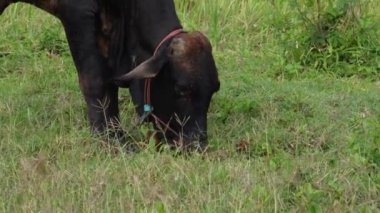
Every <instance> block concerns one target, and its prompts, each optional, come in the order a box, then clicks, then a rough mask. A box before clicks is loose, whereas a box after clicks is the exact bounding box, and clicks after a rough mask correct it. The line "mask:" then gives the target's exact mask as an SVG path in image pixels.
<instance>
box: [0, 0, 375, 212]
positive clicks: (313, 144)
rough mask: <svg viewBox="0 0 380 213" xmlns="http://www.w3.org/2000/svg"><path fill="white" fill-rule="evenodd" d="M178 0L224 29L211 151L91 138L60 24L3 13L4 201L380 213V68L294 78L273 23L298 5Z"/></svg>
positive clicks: (23, 9) (203, 22)
mask: <svg viewBox="0 0 380 213" xmlns="http://www.w3.org/2000/svg"><path fill="white" fill-rule="evenodd" d="M176 2H177V3H178V5H177V6H178V11H179V15H180V17H181V19H182V20H183V22H184V25H185V26H186V28H187V29H200V30H201V31H203V32H206V33H207V34H208V36H209V37H210V39H211V41H212V43H213V46H214V51H215V52H214V53H215V58H216V61H217V64H218V68H219V73H220V80H221V83H222V87H221V90H220V91H219V92H218V93H217V94H216V96H215V97H214V99H213V103H212V106H211V109H210V113H209V138H210V152H208V153H207V154H204V155H198V154H194V155H192V156H187V157H186V156H176V155H175V154H174V153H173V152H166V151H165V152H163V153H157V152H155V151H154V149H153V148H148V149H146V150H144V151H142V152H141V153H138V154H131V155H127V154H125V153H122V152H119V148H118V147H108V146H105V145H102V144H101V143H100V142H99V141H98V140H97V139H94V138H91V137H90V134H89V127H88V122H87V118H86V115H85V104H84V101H83V99H82V97H81V94H80V91H79V85H78V80H77V75H76V71H75V68H74V65H73V63H72V59H71V56H70V53H69V52H68V48H67V44H66V41H65V36H64V33H63V30H62V27H61V25H60V23H59V21H58V20H56V19H54V18H52V17H51V16H49V15H47V14H46V13H43V12H42V11H39V10H37V9H34V8H32V7H29V6H25V5H22V4H18V5H14V6H12V7H10V8H8V10H7V11H6V13H5V14H3V15H2V16H1V17H0V23H1V28H0V35H1V36H0V153H1V154H0V211H1V212H20V211H26V212H31V211H34V212H56V211H59V212H67V211H75V212H82V211H84V212H100V211H105V212H120V211H126V212H131V211H148V212H151V211H153V212H182V211H186V212H199V211H202V212H230V211H233V212H257V211H260V212H283V211H290V212H379V211H380V173H379V169H380V83H379V73H378V72H374V73H373V74H371V76H370V77H368V78H363V77H362V75H353V77H350V78H338V77H337V76H336V75H335V72H334V70H324V71H322V72H320V71H319V70H313V69H312V68H307V69H304V70H303V71H302V72H301V71H300V72H298V70H297V71H296V72H295V73H293V74H291V75H289V73H288V71H289V69H288V70H287V69H286V68H285V67H286V66H291V65H289V64H287V63H286V61H285V60H284V55H283V53H284V52H283V48H284V46H282V44H281V42H280V41H281V38H280V37H279V34H280V33H279V31H277V30H278V29H277V28H274V27H273V26H276V24H279V25H281V23H282V22H280V21H281V20H280V18H281V17H282V16H281V15H282V14H287V16H288V17H290V19H289V20H293V19H291V17H292V11H291V10H290V9H289V6H288V5H287V4H286V2H285V3H284V2H282V3H281V4H278V5H276V6H273V5H272V4H270V3H269V2H270V1H253V0H244V1H235V0H232V1H221V0H204V1H176ZM371 4H373V5H372V7H371V10H370V11H369V13H371V14H374V15H375V16H376V15H378V14H380V13H379V11H380V8H379V4H378V3H377V2H376V1H373V2H372V3H371ZM289 14H290V15H289ZM276 15H278V16H279V17H277V18H276ZM294 16H296V14H294ZM282 24H283V23H282ZM374 60H376V61H380V60H379V58H375V59H374ZM351 68H352V69H353V70H350V71H351V72H355V69H357V68H358V67H355V66H351ZM374 69H375V70H376V69H377V68H376V67H374ZM290 70H293V69H290ZM121 96H122V99H123V104H122V109H123V110H122V117H123V125H124V127H125V128H126V129H128V130H129V131H130V133H131V134H132V135H134V136H135V138H136V140H143V139H144V134H143V132H144V131H145V130H144V129H145V128H141V129H139V128H135V127H132V126H128V125H130V124H131V123H132V121H133V119H134V113H133V105H132V103H131V101H130V99H129V96H128V92H127V91H126V90H123V92H122V95H121ZM239 144H240V145H245V144H248V147H247V149H246V150H244V151H243V152H237V151H236V146H237V145H239Z"/></svg>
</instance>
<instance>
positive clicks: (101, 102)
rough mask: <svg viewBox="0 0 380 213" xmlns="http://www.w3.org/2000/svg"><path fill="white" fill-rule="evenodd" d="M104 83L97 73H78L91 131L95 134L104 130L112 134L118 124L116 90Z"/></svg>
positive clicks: (103, 79)
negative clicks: (110, 131)
mask: <svg viewBox="0 0 380 213" xmlns="http://www.w3.org/2000/svg"><path fill="white" fill-rule="evenodd" d="M106 81H107V79H105V78H104V77H102V76H101V75H99V74H97V73H89V72H80V73H79V84H80V88H81V91H82V94H83V96H84V98H85V100H86V103H87V110H88V118H89V120H90V125H91V130H92V132H93V133H95V134H99V133H100V134H102V133H104V132H105V130H106V129H108V130H112V133H113V134H114V133H115V131H116V130H117V128H118V124H119V108H118V88H117V87H116V86H115V85H113V84H110V83H107V82H106Z"/></svg>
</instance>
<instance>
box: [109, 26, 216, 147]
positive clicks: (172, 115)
mask: <svg viewBox="0 0 380 213" xmlns="http://www.w3.org/2000/svg"><path fill="white" fill-rule="evenodd" d="M144 78H152V79H153V80H152V89H151V98H152V105H153V107H154V111H153V113H154V114H155V115H156V116H157V117H158V118H159V119H160V120H162V121H163V122H165V123H169V124H170V128H171V129H173V130H174V131H176V132H177V133H178V134H179V135H180V137H178V136H177V135H176V134H174V133H173V132H172V131H166V132H165V136H166V139H168V142H169V143H176V144H178V143H180V145H181V146H185V147H195V148H198V149H199V148H200V149H201V150H203V149H204V148H205V147H206V146H207V111H208V108H209V105H210V101H211V97H212V95H213V94H214V93H215V92H216V91H218V90H219V85H220V83H219V80H218V74H217V69H216V66H215V62H214V59H213V56H212V48H211V44H210V42H209V41H208V39H207V38H206V37H205V36H204V35H203V34H202V33H200V32H193V33H182V34H179V35H177V36H175V37H174V38H173V39H172V40H171V41H170V42H169V44H168V45H166V46H163V47H161V48H160V49H159V51H158V53H157V54H156V55H155V56H153V57H152V58H150V59H148V60H147V61H145V62H143V63H142V64H140V65H139V66H138V67H136V68H135V69H134V70H132V71H131V72H129V73H128V74H126V75H124V76H121V77H120V78H117V79H116V81H117V82H118V83H123V84H125V83H128V82H129V81H131V80H136V79H144ZM156 127H157V126H156ZM162 128H165V127H164V126H162Z"/></svg>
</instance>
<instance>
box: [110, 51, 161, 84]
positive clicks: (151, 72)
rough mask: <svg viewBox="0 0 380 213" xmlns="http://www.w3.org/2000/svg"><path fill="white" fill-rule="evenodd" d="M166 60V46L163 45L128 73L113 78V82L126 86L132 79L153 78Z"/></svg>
mask: <svg viewBox="0 0 380 213" xmlns="http://www.w3.org/2000/svg"><path fill="white" fill-rule="evenodd" d="M167 61H168V56H167V47H164V48H161V50H159V51H158V52H157V54H156V55H155V56H152V57H151V58H149V59H148V60H146V61H144V62H143V63H141V64H140V65H138V66H137V67H136V68H135V69H133V70H132V71H130V72H129V73H127V74H125V75H123V76H120V77H117V78H115V79H114V82H115V83H116V85H118V86H126V85H129V83H130V81H132V80H139V79H144V78H154V77H156V75H157V74H158V73H159V72H160V70H161V69H162V67H163V66H164V65H165V64H166V63H167Z"/></svg>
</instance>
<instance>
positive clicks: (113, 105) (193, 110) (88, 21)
mask: <svg viewBox="0 0 380 213" xmlns="http://www.w3.org/2000/svg"><path fill="white" fill-rule="evenodd" d="M14 2H25V3H29V4H32V5H35V6H37V7H39V8H41V9H43V10H45V11H47V12H49V13H50V14H52V15H54V16H55V17H57V18H58V19H59V20H60V21H61V22H62V24H63V26H64V29H65V32H66V36H67V39H68V43H69V46H70V50H71V53H72V56H73V59H74V62H75V65H76V68H77V70H78V76H79V83H80V88H81V91H82V93H83V96H84V98H85V100H86V103H87V106H88V117H89V120H90V125H91V129H92V132H94V133H103V132H104V131H105V130H106V129H107V128H109V127H110V126H112V125H113V124H115V123H118V122H119V107H118V88H119V87H128V88H129V89H130V93H131V96H132V100H133V102H134V104H135V105H136V110H137V112H138V114H139V115H140V116H144V113H151V114H149V116H148V119H147V120H150V121H156V122H155V126H156V128H158V129H163V130H164V132H165V134H161V136H160V137H161V139H162V137H164V136H165V137H166V138H167V140H168V141H169V142H170V143H174V144H175V143H176V142H179V141H181V142H182V145H191V146H193V145H195V144H197V145H199V146H197V147H201V148H204V147H206V145H207V111H208V108H209V104H210V101H211V97H212V95H213V94H214V93H215V92H216V91H217V90H218V89H219V80H218V74H217V69H216V66H215V62H214V59H213V56H212V50H211V49H212V48H211V45H210V42H209V41H208V39H207V38H206V37H205V36H204V35H203V34H202V33H200V32H191V33H186V32H180V31H179V30H178V29H181V28H182V26H181V23H180V21H179V19H178V17H177V14H176V12H175V7H174V3H173V0H0V14H1V13H2V12H3V10H4V9H5V8H6V7H7V6H8V5H9V4H11V3H14ZM171 32H174V33H172V34H171V35H169V34H170V33H171ZM168 35H169V36H168ZM160 42H161V43H162V44H161V45H159V44H160ZM156 49H157V53H156V54H155V55H153V52H154V51H155V50H156ZM147 78H149V79H151V80H145V79H147ZM146 84H147V85H148V88H145V85H146ZM144 94H147V95H148V96H149V97H151V103H148V104H151V105H152V106H153V112H151V109H150V106H149V105H145V104H147V103H146V100H145V99H144ZM149 97H148V98H149ZM104 106H106V107H105V108H104V109H101V107H104ZM144 106H145V107H144ZM144 108H145V111H144ZM173 117H175V119H173ZM178 120H179V121H182V122H178Z"/></svg>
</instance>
